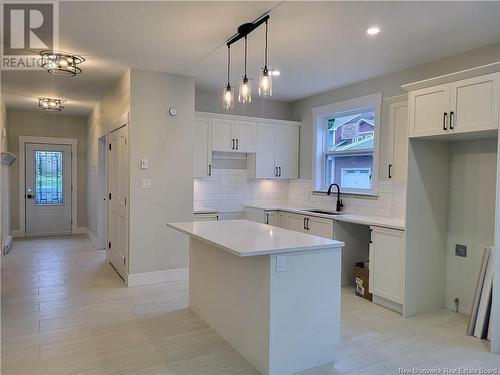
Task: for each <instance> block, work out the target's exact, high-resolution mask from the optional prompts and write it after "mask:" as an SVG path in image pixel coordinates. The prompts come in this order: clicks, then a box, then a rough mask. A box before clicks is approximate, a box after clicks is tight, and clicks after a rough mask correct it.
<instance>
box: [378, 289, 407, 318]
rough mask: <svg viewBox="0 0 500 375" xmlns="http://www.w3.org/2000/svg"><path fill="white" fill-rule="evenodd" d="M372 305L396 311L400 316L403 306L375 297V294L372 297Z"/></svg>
mask: <svg viewBox="0 0 500 375" xmlns="http://www.w3.org/2000/svg"><path fill="white" fill-rule="evenodd" d="M372 302H373V303H376V304H377V305H380V306H384V307H385V308H387V309H389V310H392V311H396V312H398V313H400V314H402V313H403V305H400V304H399V303H396V302H392V301H389V300H388V299H385V298H382V297H379V296H376V295H375V294H374V295H373V300H372Z"/></svg>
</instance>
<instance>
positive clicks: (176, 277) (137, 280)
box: [127, 268, 189, 286]
mask: <svg viewBox="0 0 500 375" xmlns="http://www.w3.org/2000/svg"><path fill="white" fill-rule="evenodd" d="M187 279H189V268H176V269H172V270H165V271H155V272H145V273H133V274H129V275H128V277H127V286H139V285H149V284H158V283H167V282H169V281H180V280H187Z"/></svg>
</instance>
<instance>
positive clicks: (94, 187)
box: [86, 71, 130, 237]
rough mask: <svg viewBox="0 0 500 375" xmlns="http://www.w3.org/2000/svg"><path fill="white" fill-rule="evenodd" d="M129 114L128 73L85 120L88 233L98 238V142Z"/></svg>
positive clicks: (128, 72)
mask: <svg viewBox="0 0 500 375" xmlns="http://www.w3.org/2000/svg"><path fill="white" fill-rule="evenodd" d="M129 110H130V71H127V72H126V73H125V74H124V75H123V76H122V77H121V78H120V79H119V80H118V82H116V83H115V85H114V86H113V87H112V88H111V89H110V90H109V91H108V92H107V93H106V95H104V97H103V98H102V99H101V101H100V102H99V103H98V104H97V105H96V106H95V107H94V109H93V110H92V112H91V113H90V115H89V116H88V118H87V171H86V173H87V213H86V215H87V229H88V230H89V231H90V232H91V233H92V234H93V235H94V236H96V237H97V234H98V232H97V205H98V148H97V146H98V139H99V138H100V137H102V136H103V135H106V134H107V133H108V131H109V130H110V129H109V128H110V126H111V123H112V122H113V120H115V119H116V118H118V117H120V116H121V115H123V114H124V113H126V112H128V111H129Z"/></svg>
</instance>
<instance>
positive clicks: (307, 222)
mask: <svg viewBox="0 0 500 375" xmlns="http://www.w3.org/2000/svg"><path fill="white" fill-rule="evenodd" d="M306 223H307V228H306V229H307V230H309V218H307V222H306Z"/></svg>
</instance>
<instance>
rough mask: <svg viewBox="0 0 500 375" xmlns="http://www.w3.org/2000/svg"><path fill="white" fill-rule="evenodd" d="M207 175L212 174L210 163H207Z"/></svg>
mask: <svg viewBox="0 0 500 375" xmlns="http://www.w3.org/2000/svg"><path fill="white" fill-rule="evenodd" d="M208 175H209V176H211V175H212V164H209V165H208Z"/></svg>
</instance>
